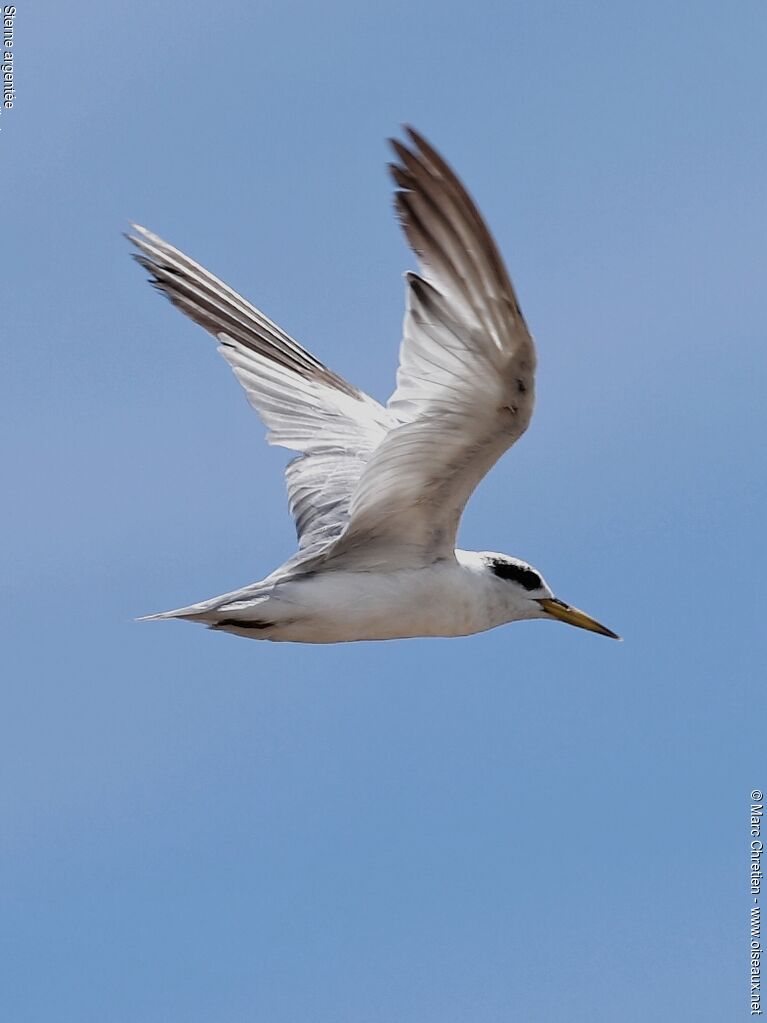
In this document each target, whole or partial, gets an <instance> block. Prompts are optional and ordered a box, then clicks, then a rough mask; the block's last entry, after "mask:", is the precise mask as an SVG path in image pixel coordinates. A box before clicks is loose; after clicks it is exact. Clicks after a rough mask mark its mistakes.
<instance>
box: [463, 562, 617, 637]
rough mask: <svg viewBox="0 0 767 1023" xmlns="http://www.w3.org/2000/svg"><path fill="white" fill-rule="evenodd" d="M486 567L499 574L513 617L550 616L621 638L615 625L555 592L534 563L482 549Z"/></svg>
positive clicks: (493, 573) (496, 575)
mask: <svg viewBox="0 0 767 1023" xmlns="http://www.w3.org/2000/svg"><path fill="white" fill-rule="evenodd" d="M481 558H482V560H483V562H484V566H485V568H486V569H487V570H488V571H489V572H491V573H492V575H493V576H495V577H496V578H497V579H498V580H499V581H500V583H501V584H502V585H503V586H504V587H508V589H505V590H504V595H505V596H506V598H507V600H508V603H509V609H510V611H511V612H512V613H513V618H510V619H509V620H510V621H516V620H518V619H522V618H528V619H529V618H548V619H554V618H555V619H557V620H558V621H560V622H566V623H567V624H568V625H575V626H577V627H578V628H579V629H587V630H588V631H589V632H598V633H599V635H600V636H609V637H610V638H611V639H620V636H618V635H616V634H615V633H614V632H613V631H612V630H611V629H608V628H607V627H606V626H604V625H600V623H599V622H597V621H595V619H593V618H591V617H590V616H589V615H587V614H585V613H584V612H583V611H579V610H578V608H577V607H572V606H571V605H570V604H565V602H564V601H563V600H559V599H558V598H557V597H555V596H554V594H553V593H552V591H551V589H550V588H549V586H548V584H547V582H546V580H545V579H544V578H543V576H542V575H541V574H540V572H538V571H537V570H536V569H534V568H533V567H532V566H531V565H528V564H526V563H525V562H524V561H520V560H519V558H512V557H510V556H509V555H508V554H494V553H492V552H490V551H485V552H483V553H482V555H481Z"/></svg>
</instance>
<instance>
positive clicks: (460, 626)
mask: <svg viewBox="0 0 767 1023" xmlns="http://www.w3.org/2000/svg"><path fill="white" fill-rule="evenodd" d="M492 557H498V555H495V556H493V555H489V554H479V553H477V552H475V551H461V550H457V551H456V552H455V558H453V559H450V560H448V559H446V560H445V561H441V562H438V563H436V564H434V565H431V566H429V567H427V568H401V569H397V570H393V571H386V570H383V571H380V570H379V571H359V572H355V571H350V570H344V569H340V570H339V571H326V572H317V573H312V572H301V573H298V574H296V575H295V576H293V577H288V578H287V579H285V578H282V575H281V573H280V571H279V570H278V571H277V573H275V577H274V578H267V579H264V580H263V581H262V582H259V583H254V584H253V586H249V587H246V588H245V589H244V590H236V591H235V592H234V593H231V594H227V595H226V596H224V597H216V598H215V599H214V600H212V601H205V602H203V603H202V604H198V605H193V606H192V607H189V608H184V609H182V610H181V611H171V612H167V613H166V614H165V615H158V616H156V617H160V618H162V617H166V616H167V617H173V618H175V617H179V616H181V617H184V618H187V619H188V620H191V621H199V622H204V623H206V624H209V625H211V626H212V627H213V628H215V629H219V630H221V631H225V632H232V633H235V634H236V635H240V636H247V637H249V638H252V639H271V640H282V641H292V642H298V643H341V642H347V641H349V640H363V639H367V640H373V639H409V638H414V637H417V636H469V635H472V634H473V633H476V632H484V631H486V630H487V629H493V628H495V627H496V626H497V625H502V624H504V622H507V621H510V620H513V621H516V620H519V619H521V618H525V617H534V615H530V614H528V613H527V610H528V609H527V608H526V607H525V603H526V602H525V601H519V600H516V599H515V598H516V590H515V589H513V588H511V587H510V586H508V585H507V582H506V580H504V579H501V578H499V577H498V576H497V575H495V574H494V573H493V571H492V570H491V568H490V567H489V566H490V564H491V561H490V559H491V558H492ZM535 617H537V616H535Z"/></svg>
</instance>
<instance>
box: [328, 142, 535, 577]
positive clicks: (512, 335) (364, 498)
mask: <svg viewBox="0 0 767 1023" xmlns="http://www.w3.org/2000/svg"><path fill="white" fill-rule="evenodd" d="M408 134H409V136H410V142H411V146H410V147H407V146H404V145H402V144H401V143H400V142H397V141H394V142H393V143H392V144H393V146H394V149H395V152H396V154H397V156H398V157H399V163H396V164H392V165H391V167H390V169H391V173H392V176H393V177H394V180H395V182H396V184H397V186H398V190H397V192H396V193H395V203H396V208H397V212H398V214H399V218H400V220H401V222H402V226H403V228H404V231H405V235H406V236H407V239H408V241H409V242H410V245H411V246H412V248H413V250H414V252H415V253H416V255H417V257H418V262H419V265H420V269H421V276H418V275H416V274H412V273H411V274H408V275H407V283H408V293H407V309H406V314H405V325H404V336H403V340H402V346H401V349H400V366H399V370H398V373H397V387H396V390H395V391H394V394H393V395H392V397H391V398H390V400H389V406H388V407H389V409H390V411H391V412H392V413H393V414H394V416H395V417H396V419H397V423H398V425H397V426H396V427H395V428H394V429H392V430H391V431H390V432H389V433H388V434H387V436H386V437H385V439H384V440H383V441H382V442H381V444H380V445H379V446H378V447H377V448H376V449H375V451H374V452H373V453H372V455H371V458H370V460H369V461H368V463H367V465H366V466H365V469H364V470H363V472H362V475H361V477H360V481H359V484H358V486H357V488H356V490H355V491H354V494H353V497H352V500H351V506H350V519H349V524H348V526H347V528H346V530H345V532H344V534H343V535H342V537H341V538H340V540H339V541H338V543H337V544H335V545H334V546H333V548H332V549H331V550H329V551H328V556H329V557H331V558H332V557H338V558H340V559H346V558H349V557H351V558H352V559H353V560H354V561H355V562H357V563H366V564H370V565H375V564H388V565H391V566H392V567H394V566H395V565H397V564H402V565H417V564H428V563H430V562H433V561H435V560H439V559H442V558H448V557H453V552H454V549H455V542H456V532H457V529H458V523H459V520H460V517H461V513H462V512H463V508H464V506H465V504H466V501H467V500H468V498H469V496H470V495H471V493H472V491H473V490H474V488H475V487H476V486H477V484H478V483H479V481H480V480H481V479H482V477H483V476H484V475H485V474H486V473H487V471H488V470H489V469H490V467H491V466H492V465H493V464H494V463H495V462H496V461H497V459H498V458H500V456H501V455H502V454H503V452H504V451H506V449H507V448H508V447H510V445H511V444H513V443H514V441H515V440H517V438H518V437H519V436H520V435H521V434H522V433H523V432H524V431H525V429H526V428H527V425H528V423H529V421H530V417H531V415H532V409H533V390H534V373H535V348H534V345H533V339H532V337H531V336H530V333H529V331H528V329H527V325H526V324H525V321H524V318H523V316H522V313H521V311H520V308H519V304H518V302H517V298H516V295H515V293H514V288H513V286H512V283H511V281H510V279H509V276H508V273H507V271H506V268H505V267H504V264H503V261H502V260H501V257H500V255H499V253H498V250H497V248H496V246H495V243H494V241H493V239H492V237H491V235H490V232H489V231H488V229H487V227H486V226H485V224H484V222H483V220H482V218H481V216H480V214H479V212H478V211H477V208H476V206H475V205H474V203H473V202H472V200H471V198H470V197H469V195H468V193H467V192H466V190H465V189H464V187H463V185H462V184H461V182H460V181H459V180H458V178H457V177H456V176H455V174H454V173H453V171H452V170H451V169H450V168H449V167H448V165H447V164H446V163H445V161H444V160H443V159H442V157H441V156H440V155H439V154H438V153H436V152H435V150H434V149H433V148H432V147H431V146H430V145H429V144H428V143H427V142H426V141H425V139H423V138H422V137H421V136H420V135H418V134H417V133H416V132H415V131H412V130H410V129H408Z"/></svg>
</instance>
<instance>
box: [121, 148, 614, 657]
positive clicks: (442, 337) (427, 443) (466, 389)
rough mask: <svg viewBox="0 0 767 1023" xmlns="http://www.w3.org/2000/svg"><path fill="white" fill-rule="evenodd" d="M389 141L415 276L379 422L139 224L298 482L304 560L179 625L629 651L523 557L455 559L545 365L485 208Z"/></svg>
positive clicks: (281, 635) (423, 155) (204, 605)
mask: <svg viewBox="0 0 767 1023" xmlns="http://www.w3.org/2000/svg"><path fill="white" fill-rule="evenodd" d="M405 131H406V133H407V138H408V141H407V143H403V142H401V141H398V140H392V141H391V144H392V146H393V149H394V152H395V154H396V158H397V159H396V162H394V163H391V164H390V165H389V169H390V171H391V175H392V177H393V179H394V183H395V186H396V190H395V207H396V211H397V214H398V218H399V220H400V223H401V225H402V228H403V230H404V232H405V236H406V238H407V240H408V242H409V244H410V246H411V248H412V249H413V252H414V253H415V255H416V257H417V260H418V264H419V270H420V273H417V274H416V273H412V272H411V273H407V274H406V275H405V280H406V290H407V296H406V310H405V321H404V329H403V339H402V343H401V347H400V360H399V368H398V370H397V379H396V387H395V390H394V393H393V394H392V396H391V398H389V401H388V403H387V405H386V406H385V407H384V406H383V405H381V404H379V403H378V402H377V401H375V400H374V399H373V398H371V397H370V396H369V395H367V394H365V393H363V392H362V391H360V390H358V389H357V388H356V387H354V386H353V385H351V384H349V383H347V381H346V380H344V379H343V378H342V377H340V376H338V375H337V374H336V373H334V372H333V371H332V370H330V369H328V367H327V366H325V365H323V363H322V362H320V361H319V360H318V359H316V358H315V357H314V356H313V355H312V354H311V353H310V352H308V351H307V350H306V349H305V348H303V347H302V346H301V345H300V344H298V342H297V341H295V340H294V339H293V338H292V337H290V336H289V335H288V334H286V333H285V331H283V330H282V329H281V328H280V327H278V326H277V324H276V323H273V322H272V321H271V320H270V319H268V317H266V316H265V315H264V314H263V313H262V312H260V311H259V310H258V309H256V308H255V306H253V305H251V304H250V302H248V301H246V300H245V299H244V298H242V297H241V296H240V295H238V294H237V293H236V292H235V291H233V290H232V289H231V288H229V287H228V286H227V285H226V284H224V283H223V282H222V281H220V280H219V279H218V278H216V277H214V276H213V275H212V274H211V273H209V272H208V271H207V270H205V269H204V268H203V267H202V266H200V265H199V264H198V263H195V262H194V261H193V260H191V259H190V258H189V257H188V256H186V255H184V253H183V252H181V251H179V250H178V249H176V248H174V247H173V246H172V245H169V244H167V243H166V242H164V241H163V240H162V239H161V238H158V237H157V235H154V234H152V233H151V232H150V231H147V230H146V229H145V228H142V227H139V226H137V225H133V233H132V234H129V235H128V236H127V237H128V239H129V240H130V241H131V242H132V243H133V245H135V247H136V248H137V249H138V252H134V254H133V255H134V258H135V259H136V260H137V261H138V262H139V263H140V264H141V266H143V267H144V268H145V269H146V270H147V271H148V272H149V274H150V283H152V284H153V285H154V286H155V287H156V288H157V289H158V290H159V291H161V292H163V293H164V294H165V295H166V296H167V297H168V298H169V299H170V301H171V302H172V303H173V305H175V306H176V307H177V308H179V309H180V310H181V311H182V312H184V313H186V315H187V316H189V317H190V318H191V319H192V320H194V322H195V323H197V324H199V325H200V326H201V327H204V328H205V330H206V331H208V332H209V333H210V334H212V335H213V337H215V338H216V340H217V341H218V351H219V352H220V353H221V355H223V357H224V358H225V359H226V361H227V362H228V363H229V365H230V366H231V368H232V369H233V370H234V374H235V376H236V377H237V379H238V380H239V381H240V383H241V384H242V386H243V387H244V389H245V392H246V394H247V397H248V399H249V401H250V404H251V405H252V406H253V408H254V409H255V410H256V412H258V414H259V416H260V417H261V419H262V421H263V423H264V425H265V426H266V427H267V430H268V435H267V440H268V441H269V442H270V443H271V444H278V445H281V446H283V447H285V448H289V449H291V450H293V451H295V452H297V455H296V456H295V457H294V459H293V460H292V461H291V462H290V463H289V465H288V466H287V469H286V473H285V475H286V480H287V489H288V498H289V506H290V511H291V514H292V515H293V518H294V519H295V524H296V531H297V534H298V552H297V553H296V554H295V555H294V556H293V557H292V558H290V559H289V560H288V561H287V562H285V564H283V565H281V566H280V567H279V568H277V569H276V570H275V571H274V572H272V573H271V575H268V576H267V577H266V578H265V579H262V580H261V581H260V582H255V583H253V584H251V585H249V586H245V587H244V588H242V589H239V590H234V591H233V592H231V593H226V594H223V595H222V596H219V597H214V598H212V599H210V600H204V601H201V602H200V603H198V604H192V605H190V606H188V607H182V608H177V609H176V610H174V611H164V612H162V613H161V614H154V615H148V616H146V617H145V618H143V619H140V620H141V621H146V620H150V619H151V620H156V619H167V618H179V619H183V620H184V621H192V622H200V623H203V624H205V625H207V626H209V627H210V628H212V629H216V630H221V631H224V632H229V633H234V634H235V635H238V636H245V637H248V638H250V639H268V640H278V641H279V640H281V641H293V642H297V643H342V642H350V641H354V640H383V639H403V638H412V637H418V636H467V635H471V634H473V633H478V632H484V631H485V630H487V629H492V628H495V627H496V626H499V625H503V624H505V623H507V622H516V621H522V620H526V619H548V620H557V621H561V622H566V623H568V624H570V625H575V626H578V627H579V628H581V629H587V630H589V631H591V632H596V633H599V634H600V635H602V636H610V637H612V638H613V639H619V637H618V636H617V635H616V634H615V633H614V632H612V631H611V630H610V629H608V628H606V627H605V626H604V625H600V624H599V622H597V621H595V620H594V619H593V618H591V617H589V615H587V614H585V613H584V612H583V611H579V610H578V609H577V608H575V607H572V606H570V605H569V604H566V603H565V602H564V601H562V600H559V599H558V598H557V597H555V596H554V594H553V592H552V590H551V589H550V587H549V586H548V584H547V583H546V581H545V580H544V578H543V576H542V575H541V574H540V572H538V571H537V570H536V569H534V568H533V567H532V566H530V565H529V564H527V563H526V562H524V561H521V560H520V559H519V558H514V557H510V556H509V555H506V554H498V553H494V552H490V551H479V552H477V551H464V550H459V549H456V534H457V531H458V525H459V521H460V518H461V514H462V512H463V509H464V506H465V505H466V502H467V500H468V499H469V497H470V495H471V493H472V491H473V490H474V488H475V487H476V486H477V484H478V483H479V482H480V480H481V479H482V478H483V477H484V476H485V474H486V473H487V472H488V471H489V469H490V468H491V467H492V466H493V465H494V463H495V462H496V461H497V460H498V459H499V458H500V457H501V455H502V454H503V453H504V452H505V451H506V450H507V448H509V447H511V445H512V444H514V442H515V441H516V440H517V439H518V438H519V437H520V436H521V435H522V434H523V433H524V431H525V430H526V429H527V426H528V423H529V422H530V417H531V415H532V411H533V400H534V377H535V364H536V354H535V346H534V343H533V338H532V336H531V334H530V332H529V330H528V328H527V324H526V323H525V319H524V317H523V315H522V312H521V310H520V307H519V303H518V302H517V297H516V294H515V292H514V287H513V285H512V283H511V280H510V278H509V275H508V272H507V270H506V267H505V265H504V263H503V260H502V259H501V256H500V254H499V252H498V249H497V247H496V245H495V242H494V241H493V238H492V236H491V234H490V232H489V230H488V228H487V226H486V225H485V222H484V220H483V219H482V217H481V215H480V213H479V211H478V209H477V207H476V206H475V204H474V202H473V201H472V199H471V197H470V196H469V194H468V192H467V191H466V189H465V188H464V186H463V185H462V184H461V182H460V181H459V179H458V177H457V176H456V175H455V173H454V172H453V171H452V170H451V168H450V167H449V166H448V164H447V163H446V161H445V160H444V159H443V158H442V156H440V154H439V153H438V152H437V151H436V150H435V149H434V148H433V147H432V146H431V145H430V144H429V143H428V142H427V141H426V140H425V139H424V138H423V137H422V136H421V135H420V134H418V133H417V132H416V131H414V130H413V129H411V128H406V129H405Z"/></svg>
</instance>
